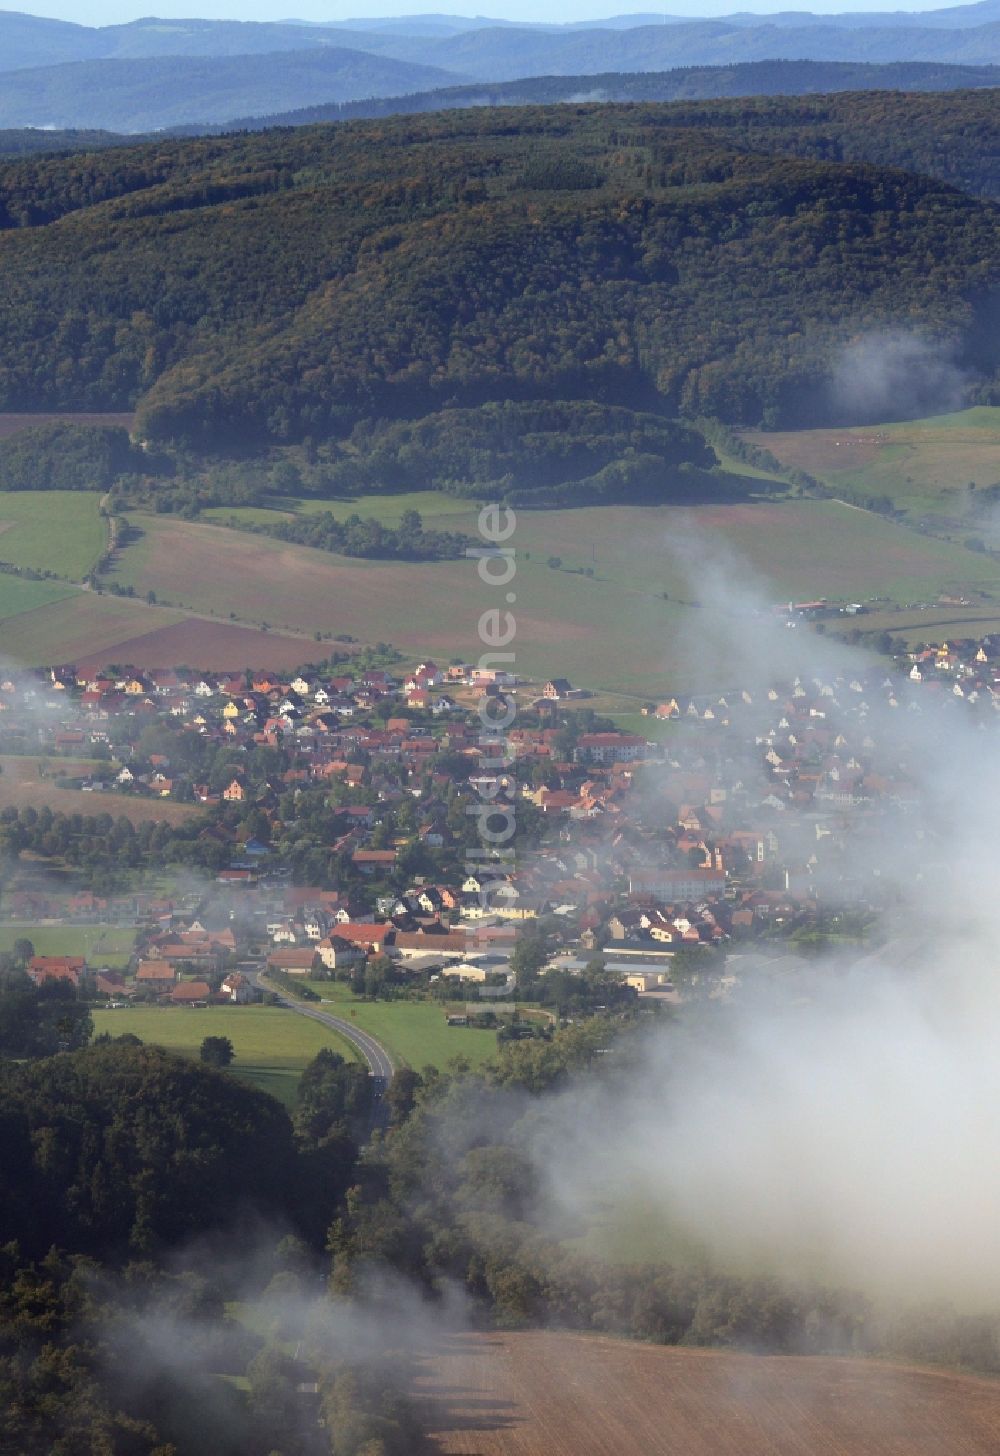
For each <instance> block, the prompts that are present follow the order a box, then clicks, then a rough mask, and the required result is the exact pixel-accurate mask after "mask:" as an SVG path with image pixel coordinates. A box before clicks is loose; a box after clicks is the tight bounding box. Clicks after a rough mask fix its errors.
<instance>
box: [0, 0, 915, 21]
mask: <svg viewBox="0 0 1000 1456" xmlns="http://www.w3.org/2000/svg"><path fill="white" fill-rule="evenodd" d="M940 4H941V0H908V3H907V4H905V5H894V4H893V3H892V0H888V3H887V0H671V3H670V4H659V5H658V4H648V3H647V4H644V3H642V0H639V3H632V4H630V3H628V0H625V3H618V4H616V3H614V0H611V3H610V4H609V3H608V0H503V3H500V4H494V5H485V4H484V5H481V6H480V5H478V4H476V3H475V0H471V3H468V0H467V3H465V4H463V3H461V0H455V3H449V0H430V3H428V0H385V3H379V0H367V3H365V0H87V3H83V0H36V3H34V4H30V5H26V6H25V7H24V9H25V10H27V11H29V12H30V13H31V14H33V15H49V16H53V17H56V18H58V19H60V20H75V21H77V22H79V23H80V24H85V25H109V24H114V23H116V22H119V21H125V20H136V19H139V18H140V17H141V16H145V15H162V16H171V17H179V16H203V17H210V18H217V19H226V20H296V19H298V20H313V21H316V20H353V19H358V20H363V19H364V18H365V17H366V16H368V17H374V16H387V15H423V14H427V13H428V12H432V11H433V12H435V13H437V14H448V15H478V14H485V15H487V16H489V17H491V18H494V19H503V20H548V21H567V20H596V19H601V18H603V17H606V16H608V15H615V14H629V13H636V12H643V13H645V12H649V13H650V14H653V13H665V14H671V15H703V16H715V15H730V14H732V13H733V12H734V11H737V10H743V11H756V12H760V13H766V12H768V11H774V10H791V9H798V10H812V11H814V12H825V13H832V12H835V11H848V10H877V9H885V10H890V9H897V10H933V9H937V8H938V7H939V6H940ZM7 8H10V9H20V8H21V7H20V6H18V5H17V0H7Z"/></svg>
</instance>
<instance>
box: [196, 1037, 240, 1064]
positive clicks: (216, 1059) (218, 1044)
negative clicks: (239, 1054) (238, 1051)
mask: <svg viewBox="0 0 1000 1456" xmlns="http://www.w3.org/2000/svg"><path fill="white" fill-rule="evenodd" d="M233 1055H234V1053H233V1044H232V1042H231V1041H230V1040H229V1038H228V1036H206V1038H205V1040H204V1041H203V1042H202V1044H201V1059H202V1061H203V1062H206V1063H207V1064H208V1066H210V1067H228V1066H229V1063H230V1062H231V1061H232V1060H233Z"/></svg>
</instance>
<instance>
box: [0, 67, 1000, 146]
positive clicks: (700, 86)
mask: <svg viewBox="0 0 1000 1456" xmlns="http://www.w3.org/2000/svg"><path fill="white" fill-rule="evenodd" d="M994 88H1000V65H998V66H947V65H935V64H934V63H932V62H929V61H914V62H909V63H907V62H901V63H898V64H895V65H886V66H878V65H871V64H868V63H866V62H857V63H854V62H848V61H830V62H828V63H824V62H822V61H748V62H744V63H741V64H739V65H735V66H687V67H680V68H678V69H677V70H673V71H626V72H621V71H608V72H605V73H603V74H598V75H587V76H529V77H526V78H525V79H524V80H521V81H501V82H498V83H496V84H494V85H490V84H484V83H482V82H475V83H473V84H471V85H468V86H449V87H445V88H444V89H442V90H438V91H422V92H421V91H418V92H414V93H412V94H410V95H407V96H386V97H377V98H375V97H373V98H369V99H367V100H364V101H346V102H340V103H333V104H326V105H319V106H306V107H299V108H296V109H295V110H293V111H286V112H279V113H277V114H273V115H270V116H241V117H236V118H231V119H230V120H229V121H228V122H227V123H226V124H225V125H223V126H221V127H218V128H213V130H218V131H260V130H264V129H265V128H267V127H272V126H310V125H313V124H315V123H317V122H327V121H352V120H356V119H363V118H375V117H379V116H400V115H414V114H422V113H426V112H432V111H455V110H461V109H463V108H465V107H478V106H552V105H558V104H563V103H565V104H581V103H588V102H610V101H634V102H646V101H702V100H705V101H707V100H713V99H716V98H718V99H722V98H731V97H732V98H736V97H750V96H816V95H836V94H838V93H840V92H844V91H914V92H923V91H963V90H968V91H974V90H990V89H994ZM176 130H177V133H178V134H187V135H191V136H193V135H203V134H204V131H205V129H204V128H199V127H197V126H191V127H183V128H177V129H176ZM3 150H4V147H3V144H2V141H0V152H2V151H3Z"/></svg>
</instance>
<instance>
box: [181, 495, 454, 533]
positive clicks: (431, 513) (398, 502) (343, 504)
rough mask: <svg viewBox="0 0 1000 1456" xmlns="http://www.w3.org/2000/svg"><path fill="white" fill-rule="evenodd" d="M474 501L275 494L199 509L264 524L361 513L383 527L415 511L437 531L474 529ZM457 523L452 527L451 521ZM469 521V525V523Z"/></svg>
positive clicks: (222, 518) (214, 516)
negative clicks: (251, 502) (265, 500)
mask: <svg viewBox="0 0 1000 1456" xmlns="http://www.w3.org/2000/svg"><path fill="white" fill-rule="evenodd" d="M475 510H476V505H475V502H473V501H467V500H461V499H459V497H457V496H453V495H445V494H444V493H443V492H442V491H439V490H412V491H404V492H402V493H401V494H399V495H359V496H354V497H352V498H350V499H347V500H316V499H314V498H312V497H310V496H275V497H274V503H273V506H272V507H270V508H267V507H263V506H214V507H212V508H211V509H209V510H207V511H203V512H202V519H203V520H206V521H215V522H218V523H220V524H222V525H228V524H229V523H231V522H236V523H238V524H241V525H247V526H250V525H265V526H266V525H268V524H269V523H271V522H273V521H276V520H281V519H282V518H285V519H289V518H290V517H292V516H315V515H319V514H321V513H322V512H323V511H329V512H330V513H331V514H332V515H334V516H336V517H337V519H338V520H339V521H345V520H346V519H347V517H348V516H355V515H356V516H364V517H366V518H367V517H371V518H372V519H374V520H376V521H379V522H381V524H382V525H383V526H398V525H399V522H400V521H401V519H402V517H403V513H404V511H419V512H420V515H421V516H422V517H423V519H424V522H425V523H426V524H428V525H433V526H434V527H436V528H437V529H438V530H451V529H455V530H459V529H462V530H472V531H474V530H475V522H474V520H473V518H472V513H473V512H474V511H475ZM453 521H455V522H459V523H460V524H459V525H455V526H454V527H453V526H452V522H453ZM470 521H471V525H470Z"/></svg>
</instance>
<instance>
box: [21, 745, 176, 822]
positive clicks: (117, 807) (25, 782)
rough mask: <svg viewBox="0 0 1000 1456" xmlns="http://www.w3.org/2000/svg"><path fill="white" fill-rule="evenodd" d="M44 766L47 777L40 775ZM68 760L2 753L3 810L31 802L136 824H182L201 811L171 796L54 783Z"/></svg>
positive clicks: (34, 805) (63, 770) (54, 810)
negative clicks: (148, 796) (150, 796)
mask: <svg viewBox="0 0 1000 1456" xmlns="http://www.w3.org/2000/svg"><path fill="white" fill-rule="evenodd" d="M40 766H43V767H44V769H45V774H46V776H45V777H44V778H42V777H40V776H39V772H38V770H39V767H40ZM66 767H67V765H66V762H65V760H62V759H58V758H31V757H29V756H27V755H21V754H13V753H4V754H0V809H3V808H6V806H7V805H8V804H14V805H16V806H17V807H18V808H20V807H21V806H22V805H24V804H30V805H31V807H32V808H34V809H40V808H41V807H42V805H43V804H47V805H48V807H49V808H50V809H51V810H52V812H53V813H56V812H57V811H58V812H60V813H62V814H110V815H111V816H112V818H114V819H118V818H120V817H124V818H126V819H130V820H131V821H132V823H133V824H138V823H140V822H141V821H142V820H144V819H157V820H165V821H166V823H168V824H180V823H181V822H182V821H183V820H185V819H190V818H191V817H192V816H193V815H195V814H199V813H202V812H203V810H202V808H201V806H200V805H198V804H173V803H171V801H170V800H169V799H138V798H133V797H131V796H130V795H126V794H114V793H84V792H83V791H82V790H81V789H62V788H60V787H59V785H58V784H56V783H53V779H52V776H53V775H54V774H57V773H59V772H60V771H62V772H65V770H66Z"/></svg>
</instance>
